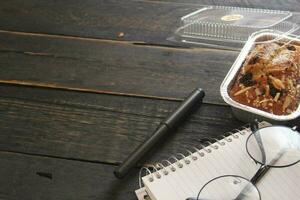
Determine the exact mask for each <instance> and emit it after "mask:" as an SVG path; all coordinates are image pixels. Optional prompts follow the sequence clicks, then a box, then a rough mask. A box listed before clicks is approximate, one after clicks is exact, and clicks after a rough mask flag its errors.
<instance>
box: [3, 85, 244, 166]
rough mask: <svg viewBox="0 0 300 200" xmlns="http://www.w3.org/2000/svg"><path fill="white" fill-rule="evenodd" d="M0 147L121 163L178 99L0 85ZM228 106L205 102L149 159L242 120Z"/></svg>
mask: <svg viewBox="0 0 300 200" xmlns="http://www.w3.org/2000/svg"><path fill="white" fill-rule="evenodd" d="M0 94H1V96H2V97H1V98H0V112H1V121H0V150H5V151H16V152H24V153H30V154H39V155H49V156H56V157H64V158H71V159H80V160H89V161H97V162H105V163H119V162H120V161H122V160H123V159H124V158H125V157H126V156H127V155H128V154H129V153H130V152H132V151H133V150H134V149H135V147H137V146H138V145H139V144H141V143H142V142H143V141H144V140H145V139H146V138H147V137H149V136H150V135H151V133H152V131H154V130H155V129H156V127H157V126H158V124H159V123H160V122H161V121H162V120H163V119H164V118H165V117H166V116H167V115H168V114H169V113H170V112H172V110H174V108H175V107H176V106H178V105H179V103H180V102H174V101H165V100H153V99H148V98H146V99H144V98H133V97H121V96H115V95H96V94H92V93H86V94H82V93H76V92H65V91H56V90H45V89H37V88H27V87H24V88H23V87H8V86H1V87H0ZM241 124H242V123H241V122H238V121H237V120H235V119H234V118H233V117H232V116H231V112H230V108H229V107H227V106H215V105H208V104H204V105H202V106H201V107H200V109H198V110H197V111H196V112H195V113H194V114H193V115H192V116H191V117H190V118H189V119H188V120H187V122H186V123H184V124H183V125H182V126H181V127H180V128H179V129H178V130H177V131H176V132H175V133H174V134H172V135H170V137H168V139H167V142H164V143H162V144H161V145H160V148H158V149H157V151H154V152H153V153H152V155H153V156H152V157H151V158H149V159H147V162H151V161H157V160H161V159H163V158H164V159H166V158H168V157H169V156H170V154H173V153H175V152H178V151H179V152H180V151H183V150H184V149H185V148H190V147H191V146H193V145H198V144H199V141H198V140H199V139H201V138H208V137H218V136H220V135H222V134H223V133H224V132H225V131H229V130H231V129H233V128H237V127H238V126H239V125H241Z"/></svg>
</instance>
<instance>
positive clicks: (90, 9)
mask: <svg viewBox="0 0 300 200" xmlns="http://www.w3.org/2000/svg"><path fill="white" fill-rule="evenodd" d="M167 1H172V0H167ZM173 1H174V2H175V1H176V2H183V1H180V0H173ZM174 2H164V3H161V2H160V1H133V0H131V1H121V2H120V1H116V0H109V1H107V0H100V1H99V0H88V1H84V3H83V2H82V1H75V2H72V3H65V2H60V1H54V0H49V1H46V2H40V1H38V0H31V1H22V0H11V1H1V2H0V18H1V19H5V20H1V22H0V29H3V30H17V31H25V32H35V33H49V34H58V35H73V36H81V37H92V38H106V39H114V40H130V41H142V42H147V43H155V44H170V43H169V42H167V41H166V38H167V37H169V36H170V35H171V34H172V33H173V31H174V30H175V29H176V28H177V27H178V25H179V19H180V17H181V16H184V15H186V14H188V13H190V12H192V11H194V10H195V9H198V8H199V7H200V6H197V5H193V4H190V5H189V4H183V3H174ZM184 2H185V3H197V4H206V5H207V4H208V5H211V4H213V5H214V4H215V5H227V6H246V7H255V8H270V9H280V10H292V11H299V10H300V4H299V2H297V1H296V0H288V1H280V0H267V1H260V0H253V1H249V0H241V1H238V0H235V1H209V0H199V1H198V0H188V1H184ZM120 33H123V34H124V36H121V37H120ZM121 35H122V34H121Z"/></svg>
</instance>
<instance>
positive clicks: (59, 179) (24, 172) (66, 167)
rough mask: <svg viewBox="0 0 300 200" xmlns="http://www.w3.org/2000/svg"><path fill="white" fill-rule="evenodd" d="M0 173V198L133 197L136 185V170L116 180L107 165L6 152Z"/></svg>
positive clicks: (116, 199) (80, 199)
mask: <svg viewBox="0 0 300 200" xmlns="http://www.w3.org/2000/svg"><path fill="white" fill-rule="evenodd" d="M137 171H138V170H136V171H135V172H137ZM0 176H1V179H0V186H1V187H0V199H1V200H41V199H43V200H74V199H78V200H85V199H88V200H106V199H113V200H135V199H136V198H135V195H134V192H133V191H134V190H135V189H137V188H138V177H137V173H132V174H131V176H129V177H127V179H124V180H117V179H116V178H115V177H113V167H112V166H111V165H106V164H98V163H89V162H80V161H72V160H65V159H56V158H47V157H39V156H29V155H24V154H17V153H8V152H0Z"/></svg>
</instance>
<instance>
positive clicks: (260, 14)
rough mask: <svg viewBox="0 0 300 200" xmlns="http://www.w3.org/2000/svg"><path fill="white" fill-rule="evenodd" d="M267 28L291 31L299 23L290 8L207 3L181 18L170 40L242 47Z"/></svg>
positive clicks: (296, 27) (285, 31)
mask: <svg viewBox="0 0 300 200" xmlns="http://www.w3.org/2000/svg"><path fill="white" fill-rule="evenodd" d="M266 29H268V30H273V31H278V32H282V33H292V32H293V31H294V30H296V29H298V25H297V24H296V23H294V22H293V13H292V12H289V11H279V10H267V9H253V8H240V7H225V6H206V7H203V8H200V9H199V10H197V11H195V12H192V13H190V14H188V15H185V16H183V17H181V19H180V27H179V28H178V29H177V30H176V31H175V34H174V37H173V38H172V40H173V41H176V42H182V43H189V44H205V45H210V46H222V47H234V48H241V47H242V46H243V44H244V43H245V42H246V41H247V40H248V38H249V36H250V35H251V34H252V33H254V32H257V31H261V30H266Z"/></svg>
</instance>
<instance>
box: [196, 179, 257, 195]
mask: <svg viewBox="0 0 300 200" xmlns="http://www.w3.org/2000/svg"><path fill="white" fill-rule="evenodd" d="M197 199H198V200H216V199H218V200H233V199H235V200H238V199H243V200H259V199H260V194H259V191H258V190H257V188H256V186H254V185H253V184H252V183H251V182H249V181H248V180H247V179H245V178H243V177H240V176H234V175H228V176H220V177H217V178H215V179H213V180H211V181H210V182H208V183H207V184H206V185H205V186H204V187H203V188H202V189H201V191H200V192H199V196H198V198H197Z"/></svg>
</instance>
